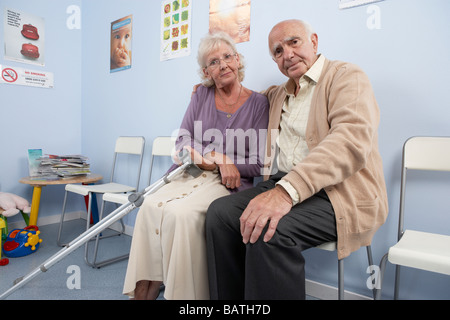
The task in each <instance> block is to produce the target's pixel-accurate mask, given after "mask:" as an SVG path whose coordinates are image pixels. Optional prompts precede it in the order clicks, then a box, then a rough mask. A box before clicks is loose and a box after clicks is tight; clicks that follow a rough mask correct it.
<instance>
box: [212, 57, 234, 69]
mask: <svg viewBox="0 0 450 320" xmlns="http://www.w3.org/2000/svg"><path fill="white" fill-rule="evenodd" d="M235 56H236V54H231V53H227V54H225V55H224V56H223V58H219V59H214V60H212V61H210V62H209V64H208V68H210V69H211V70H214V69H216V68H217V67H218V66H220V60H223V61H224V62H225V63H226V64H229V63H231V62H232V61H233V58H234V57H235Z"/></svg>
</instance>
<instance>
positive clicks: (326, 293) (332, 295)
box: [305, 279, 373, 300]
mask: <svg viewBox="0 0 450 320" xmlns="http://www.w3.org/2000/svg"><path fill="white" fill-rule="evenodd" d="M305 290H306V294H307V295H308V296H311V297H314V298H317V299H319V300H338V288H336V287H333V286H329V285H326V284H323V283H320V282H316V281H312V280H308V279H306V283H305ZM344 299H345V300H373V298H371V297H368V296H364V295H361V294H358V293H354V292H350V291H344Z"/></svg>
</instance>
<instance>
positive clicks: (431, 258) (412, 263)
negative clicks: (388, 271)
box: [388, 230, 450, 275]
mask: <svg viewBox="0 0 450 320" xmlns="http://www.w3.org/2000/svg"><path fill="white" fill-rule="evenodd" d="M388 260H389V262H391V263H393V264H398V265H403V266H407V267H412V268H418V269H423V270H427V271H432V272H438V273H443V274H447V275H450V236H446V235H440V234H434V233H427V232H421V231H414V230H406V231H405V232H404V234H403V236H402V238H401V239H400V241H399V242H398V243H397V244H396V245H395V246H393V247H391V248H390V249H389V254H388Z"/></svg>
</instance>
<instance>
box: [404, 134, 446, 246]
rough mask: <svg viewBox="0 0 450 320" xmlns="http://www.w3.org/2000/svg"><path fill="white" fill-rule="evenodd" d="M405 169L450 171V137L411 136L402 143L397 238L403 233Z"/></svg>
mask: <svg viewBox="0 0 450 320" xmlns="http://www.w3.org/2000/svg"><path fill="white" fill-rule="evenodd" d="M407 170H429V171H450V137H411V138H409V139H408V140H406V142H405V144H404V145H403V158H402V177H401V185H400V214H399V224H398V239H399V240H400V238H401V236H402V235H403V232H404V230H403V223H404V207H405V185H406V174H407Z"/></svg>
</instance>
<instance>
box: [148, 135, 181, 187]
mask: <svg viewBox="0 0 450 320" xmlns="http://www.w3.org/2000/svg"><path fill="white" fill-rule="evenodd" d="M175 141H176V137H156V138H155V140H153V145H152V156H151V159H150V172H149V174H148V185H150V184H151V180H152V171H153V160H154V158H155V156H160V157H170V156H171V155H172V153H173V152H174V149H175Z"/></svg>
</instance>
